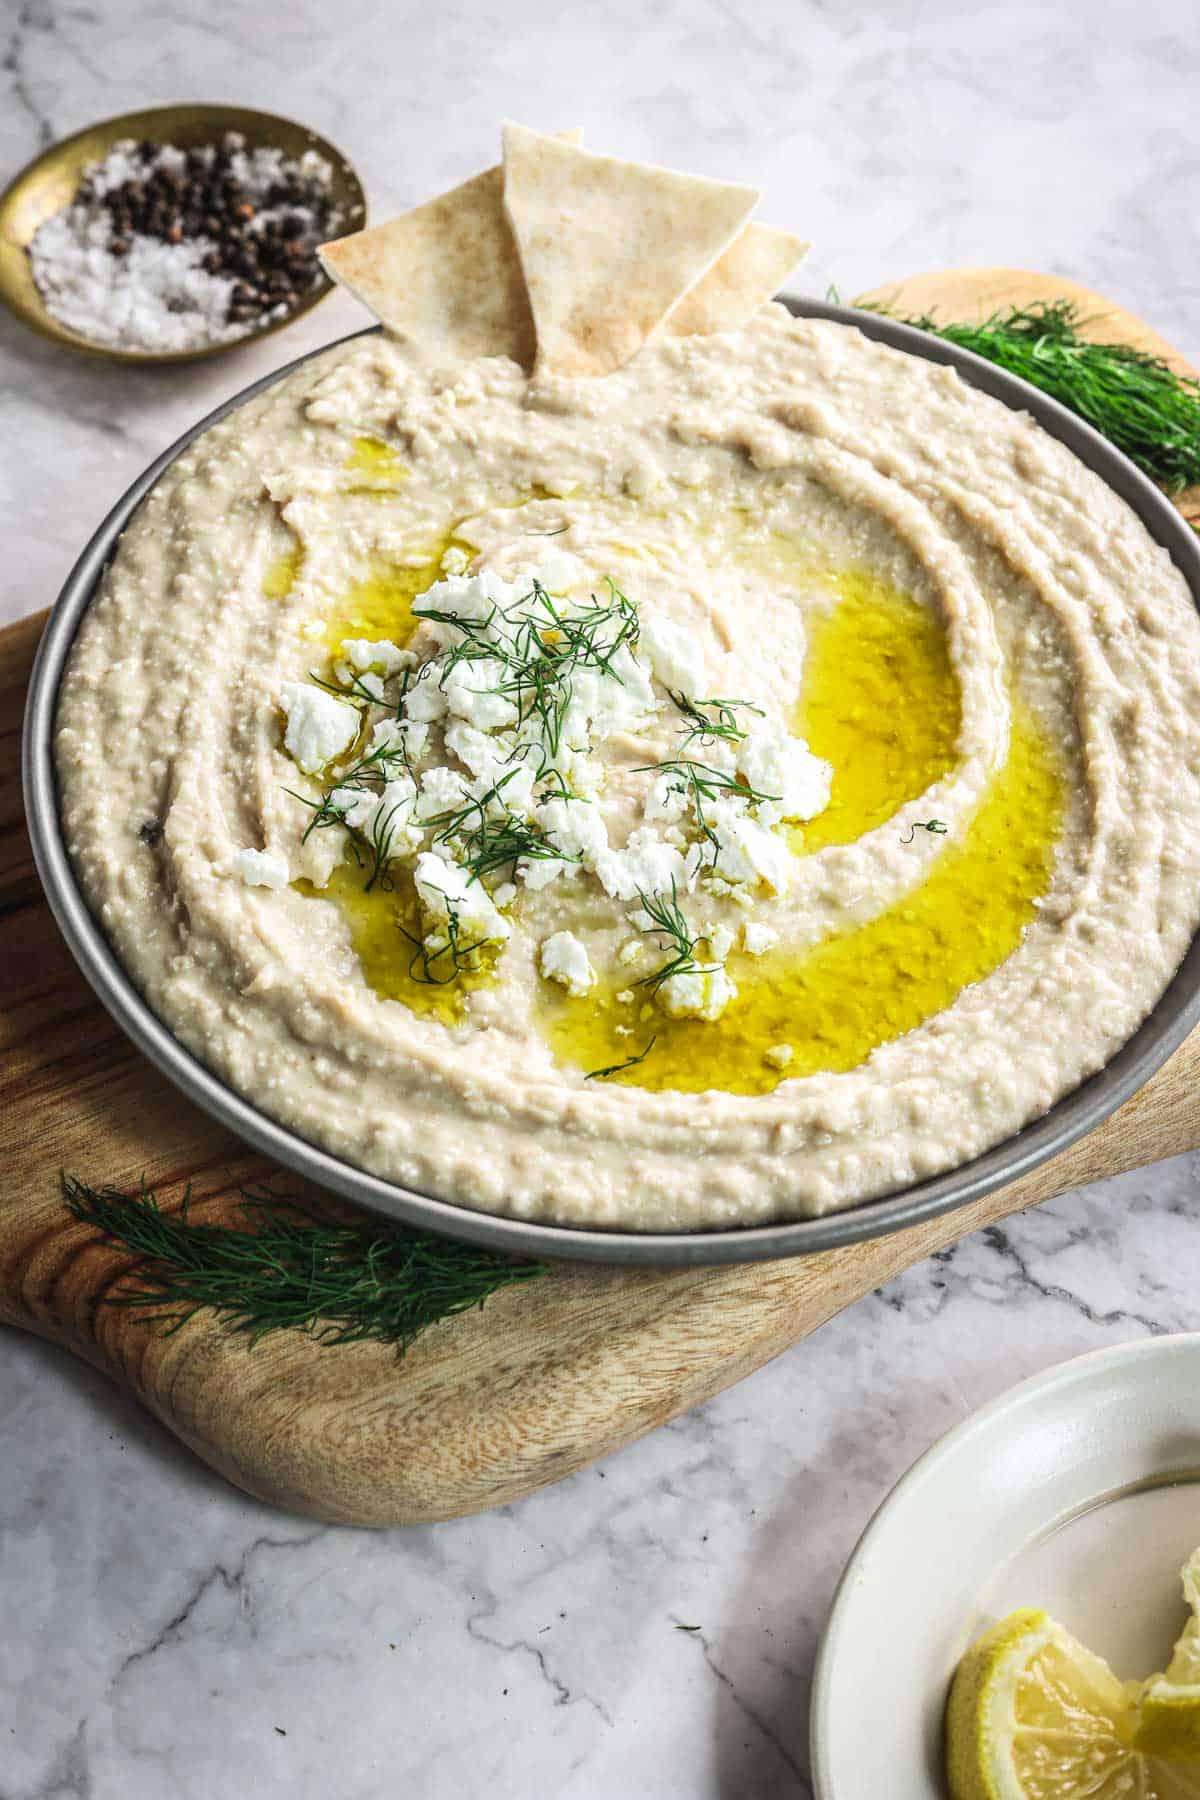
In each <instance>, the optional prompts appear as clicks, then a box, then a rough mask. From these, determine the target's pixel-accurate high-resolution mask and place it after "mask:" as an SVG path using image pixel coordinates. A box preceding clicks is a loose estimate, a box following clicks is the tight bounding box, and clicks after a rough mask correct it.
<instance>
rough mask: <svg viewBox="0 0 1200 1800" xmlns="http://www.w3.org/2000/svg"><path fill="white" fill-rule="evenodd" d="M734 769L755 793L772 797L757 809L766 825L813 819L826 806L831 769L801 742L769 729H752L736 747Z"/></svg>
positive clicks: (830, 781)
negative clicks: (736, 768)
mask: <svg viewBox="0 0 1200 1800" xmlns="http://www.w3.org/2000/svg"><path fill="white" fill-rule="evenodd" d="M737 766H738V772H739V774H741V775H743V776H744V777H745V779H746V780H747V782H749V784H750V786H751V787H752V788H754V790H755V791H756V792H757V793H760V794H769V795H770V796H772V797H771V798H770V799H769V800H766V801H764V802H762V803H760V805H759V809H758V816H759V818H760V819H762V820H763V821H764V822H765V823H767V824H778V823H779V822H780V820H782V819H813V818H815V817H816V815H817V814H818V813H819V812H824V810H825V808H826V807H827V806H828V805H829V791H830V786H831V783H832V781H833V768H832V765H831V764H829V763H827V762H825V761H823V760H822V758H821V757H819V756H814V755H813V753H812V751H811V750H810V749H809V747H808V745H807V744H806V743H805V741H804V739H803V738H798V737H790V736H789V735H788V733H787V732H786V731H779V730H777V729H776V728H775V727H774V726H772V725H762V726H758V727H755V728H752V729H751V730H750V731H748V732H747V734H746V736H745V737H744V738H743V739H742V741H741V743H740V744H739V745H738V750H737Z"/></svg>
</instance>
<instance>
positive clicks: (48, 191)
mask: <svg viewBox="0 0 1200 1800" xmlns="http://www.w3.org/2000/svg"><path fill="white" fill-rule="evenodd" d="M227 131H237V132H240V133H241V135H242V136H243V137H244V138H245V140H246V143H247V146H248V147H249V148H250V149H252V150H253V149H257V148H260V147H265V146H274V147H276V148H278V149H280V150H282V151H283V152H284V153H285V154H286V155H287V156H289V157H296V158H298V157H300V156H303V154H304V152H305V151H306V150H315V151H316V152H317V154H318V155H319V156H323V157H324V158H325V160H326V161H327V162H328V163H329V165H330V168H331V169H332V176H331V178H330V192H331V197H332V202H333V205H334V206H335V207H336V208H337V209H338V211H339V212H340V214H341V220H342V225H341V228H342V230H343V231H358V230H361V228H362V226H363V225H364V224H365V223H366V217H367V203H366V196H365V194H364V192H363V187H362V182H361V181H360V180H359V178H358V175H357V174H356V173H355V171H354V169H353V167H352V166H351V164H350V163H349V162H347V160H346V158H345V157H344V156H343V155H342V153H341V151H340V150H338V149H337V148H336V147H335V146H334V145H333V144H331V143H329V142H328V140H327V139H325V138H323V137H320V136H318V134H317V133H316V132H315V131H310V130H309V129H308V127H307V126H305V125H300V124H297V122H296V121H295V120H294V119H284V118H280V117H279V116H278V115H277V114H275V113H265V112H254V111H252V110H250V109H248V108H246V107H243V106H155V107H150V108H149V109H148V110H146V111H144V112H131V113H122V114H121V115H120V116H119V117H117V118H115V119H103V120H101V121H100V123H99V124H96V125H89V126H87V128H86V129H85V130H83V131H77V132H75V133H74V135H73V136H71V137H67V138H63V139H62V141H61V143H57V144H52V145H51V146H50V148H49V149H48V150H44V151H43V152H42V154H41V155H40V156H39V157H37V158H35V160H34V161H33V162H31V163H29V164H28V165H27V166H26V167H25V168H24V169H22V170H21V172H20V174H19V175H17V176H16V177H15V179H14V180H13V181H11V182H10V183H9V185H8V187H7V188H6V189H5V190H4V192H3V194H0V300H3V301H4V303H5V305H7V306H8V307H9V308H10V310H11V311H12V312H14V313H15V314H16V315H17V317H18V318H19V319H22V320H23V321H24V322H25V324H26V325H29V326H31V327H32V329H33V330H34V331H37V332H40V333H41V335H42V336H43V337H46V338H49V339H51V341H52V342H54V343H56V344H62V345H64V346H65V347H66V348H67V349H70V350H78V351H82V352H83V354H84V355H85V356H96V357H102V358H104V359H105V360H106V361H109V362H119V363H137V364H152V363H178V362H192V361H196V360H198V359H200V358H201V357H209V356H220V355H223V354H224V352H225V351H227V350H238V349H240V348H241V347H242V346H243V345H244V344H251V343H255V342H256V341H257V340H258V339H259V338H263V337H268V336H269V335H270V334H271V332H273V331H280V330H282V329H283V328H284V326H287V325H290V324H291V323H292V321H293V320H294V319H298V318H299V317H300V316H301V315H302V314H303V313H306V312H311V310H312V308H313V307H314V306H316V305H317V304H318V302H319V301H321V300H323V299H324V298H325V296H326V294H328V293H329V291H330V289H331V287H332V285H333V284H332V282H330V281H329V279H328V277H327V276H325V275H324V274H322V276H321V279H320V281H319V282H318V283H317V285H316V286H315V287H313V288H312V290H311V291H310V292H309V293H307V294H305V296H304V298H303V299H302V300H301V301H300V303H299V304H298V305H297V306H295V307H293V308H292V310H291V311H290V312H288V313H287V314H286V315H285V316H284V317H283V318H282V319H272V320H269V321H268V322H267V323H265V324H263V325H260V326H258V327H256V328H253V329H251V330H250V331H248V332H246V334H245V336H244V337H239V338H234V339H233V340H232V341H231V342H229V343H221V344H206V345H204V346H203V347H202V348H200V349H192V350H126V349H118V348H115V347H114V346H112V345H110V344H97V343H93V342H92V341H91V340H90V339H88V338H85V337H81V336H80V335H79V334H78V332H74V331H69V330H68V329H67V327H66V326H65V325H60V324H59V322H58V320H57V319H56V318H54V317H53V315H52V314H51V313H50V312H48V311H47V309H46V306H45V304H44V303H43V300H42V297H41V295H40V294H39V292H38V290H37V285H36V283H35V282H34V279H33V270H32V268H31V267H30V262H29V255H28V246H29V244H30V242H31V240H32V239H33V236H34V233H35V232H36V231H37V229H38V227H39V226H40V225H42V224H43V223H44V222H45V220H47V219H49V218H51V217H52V216H53V215H54V214H55V213H56V212H59V211H61V209H62V208H63V207H64V206H67V205H69V203H70V201H71V200H72V198H73V197H74V195H75V192H76V189H77V188H78V186H79V181H80V177H81V175H82V173H83V170H84V169H85V167H86V166H87V164H88V163H92V162H96V161H99V160H101V159H102V158H103V157H105V156H107V154H108V152H109V151H110V150H111V149H112V147H113V145H114V144H116V143H119V142H120V140H121V139H122V138H149V139H150V140H151V142H153V143H164V144H166V143H170V144H178V145H179V146H180V148H181V149H184V150H187V149H190V148H192V147H193V146H195V145H199V144H213V143H218V142H219V141H220V139H221V138H222V137H223V136H224V134H225V133H226V132H227Z"/></svg>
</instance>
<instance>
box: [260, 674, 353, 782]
mask: <svg viewBox="0 0 1200 1800" xmlns="http://www.w3.org/2000/svg"><path fill="white" fill-rule="evenodd" d="M279 706H280V710H281V711H282V713H283V714H284V716H285V718H286V719H287V731H286V733H285V734H284V739H283V742H284V748H285V749H286V750H287V751H288V752H289V753H290V754H291V755H292V756H293V757H294V758H295V760H296V761H297V762H298V763H299V765H300V767H301V768H302V769H303V770H304V773H305V774H306V775H317V774H319V773H320V771H321V770H322V769H323V768H324V767H325V766H326V764H327V763H331V762H332V761H333V760H334V758H335V757H337V756H340V755H341V753H342V751H343V750H346V749H348V748H349V746H350V745H351V744H352V743H353V742H354V740H355V738H356V737H357V736H358V728H359V725H360V724H361V722H362V721H361V715H360V713H359V711H358V708H357V707H356V706H351V705H349V704H348V702H347V701H345V700H339V699H338V698H337V697H336V695H334V694H327V693H326V692H325V690H324V688H319V687H312V686H310V685H308V684H307V683H305V682H302V681H285V682H284V684H283V686H282V687H281V688H280V690H279Z"/></svg>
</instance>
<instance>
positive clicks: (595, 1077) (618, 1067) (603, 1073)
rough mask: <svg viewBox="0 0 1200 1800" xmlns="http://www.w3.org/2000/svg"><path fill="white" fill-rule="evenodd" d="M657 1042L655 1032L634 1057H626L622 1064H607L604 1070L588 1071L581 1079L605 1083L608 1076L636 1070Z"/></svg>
mask: <svg viewBox="0 0 1200 1800" xmlns="http://www.w3.org/2000/svg"><path fill="white" fill-rule="evenodd" d="M657 1042H658V1033H657V1032H655V1033H654V1036H653V1037H652V1038H651V1039H650V1042H649V1043H648V1044H647V1045H646V1047H645V1049H644V1050H639V1051H638V1052H637V1053H636V1055H634V1056H627V1057H626V1058H625V1061H624V1062H619V1063H609V1065H608V1067H607V1068H606V1069H589V1070H588V1072H587V1074H586V1075H585V1076H584V1078H583V1079H584V1080H585V1081H606V1080H607V1079H608V1077H609V1076H610V1075H620V1074H621V1073H622V1071H623V1070H625V1069H636V1068H637V1066H638V1064H639V1063H644V1062H645V1060H646V1058H647V1057H648V1056H649V1054H650V1052H651V1051H652V1050H653V1048H654V1046H655V1044H657Z"/></svg>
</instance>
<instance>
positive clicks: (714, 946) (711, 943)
mask: <svg viewBox="0 0 1200 1800" xmlns="http://www.w3.org/2000/svg"><path fill="white" fill-rule="evenodd" d="M704 936H705V937H706V938H707V940H708V948H709V950H710V952H711V953H712V957H713V961H714V962H724V961H725V958H726V957H727V956H728V955H729V952H730V951H731V950H732V949H733V933H732V931H730V929H729V927H728V925H710V926H709V927H708V929H707V930H706V931H705V933H704Z"/></svg>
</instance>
